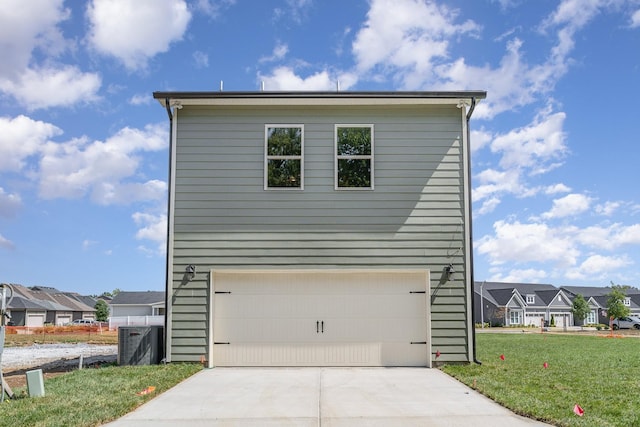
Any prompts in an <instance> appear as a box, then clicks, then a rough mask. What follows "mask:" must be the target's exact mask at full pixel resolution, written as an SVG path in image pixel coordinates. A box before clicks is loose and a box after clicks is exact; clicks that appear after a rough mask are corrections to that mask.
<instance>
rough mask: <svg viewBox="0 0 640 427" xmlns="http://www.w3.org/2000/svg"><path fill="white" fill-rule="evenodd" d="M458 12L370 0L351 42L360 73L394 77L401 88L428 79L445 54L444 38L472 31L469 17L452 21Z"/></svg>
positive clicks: (411, 1)
mask: <svg viewBox="0 0 640 427" xmlns="http://www.w3.org/2000/svg"><path fill="white" fill-rule="evenodd" d="M457 15H458V12H457V11H456V10H452V9H449V8H448V7H446V6H442V5H438V4H436V3H434V2H424V1H420V0H400V1H399V0H373V1H371V3H370V9H369V12H368V14H367V21H366V22H365V24H364V25H363V27H362V28H361V29H360V31H358V34H357V35H356V37H355V40H354V42H353V46H352V49H353V54H354V56H355V58H356V63H357V69H358V72H359V73H363V74H366V73H371V74H374V75H375V74H376V73H384V74H390V75H392V76H393V78H394V80H396V81H397V82H399V83H400V84H401V85H402V86H403V88H405V89H416V88H419V87H421V86H424V84H425V82H429V81H432V80H433V76H432V73H433V66H434V63H435V62H436V61H438V60H443V59H446V58H447V57H448V55H449V52H448V48H449V39H450V38H453V37H454V36H456V35H460V34H472V35H473V34H475V33H476V32H477V31H478V30H479V26H478V25H477V24H476V23H474V22H473V21H466V22H464V23H462V24H456V23H455V20H456V18H457Z"/></svg>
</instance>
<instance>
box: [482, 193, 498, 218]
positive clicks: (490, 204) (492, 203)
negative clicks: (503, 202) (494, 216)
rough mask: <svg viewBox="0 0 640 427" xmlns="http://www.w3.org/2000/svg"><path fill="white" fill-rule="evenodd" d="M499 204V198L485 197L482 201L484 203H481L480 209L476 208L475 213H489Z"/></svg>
mask: <svg viewBox="0 0 640 427" xmlns="http://www.w3.org/2000/svg"><path fill="white" fill-rule="evenodd" d="M499 204H500V199H499V198H497V197H491V198H490V199H487V200H485V201H484V203H482V206H481V207H480V209H478V211H477V212H476V213H477V214H478V215H485V214H488V213H491V212H493V211H494V210H495V209H496V208H497V207H498V205H499Z"/></svg>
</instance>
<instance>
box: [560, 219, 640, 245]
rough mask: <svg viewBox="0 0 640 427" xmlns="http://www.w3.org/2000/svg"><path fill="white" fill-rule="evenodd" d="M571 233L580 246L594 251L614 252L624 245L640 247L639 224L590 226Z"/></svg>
mask: <svg viewBox="0 0 640 427" xmlns="http://www.w3.org/2000/svg"><path fill="white" fill-rule="evenodd" d="M571 232H572V233H573V235H574V238H575V239H576V241H578V242H579V243H580V244H582V245H585V246H588V247H592V248H596V249H605V250H615V249H617V248H619V247H621V246H624V245H640V224H632V225H623V224H621V223H615V224H610V225H607V226H600V225H592V226H589V227H585V228H582V229H578V228H576V229H573V230H571Z"/></svg>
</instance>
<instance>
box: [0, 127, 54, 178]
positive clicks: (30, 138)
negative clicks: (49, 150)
mask: <svg viewBox="0 0 640 427" xmlns="http://www.w3.org/2000/svg"><path fill="white" fill-rule="evenodd" d="M60 134H62V130H61V129H60V128H58V127H56V126H54V125H52V124H50V123H45V122H42V121H39V120H33V119H31V118H29V117H27V116H23V115H20V116H17V117H14V118H9V117H0V172H3V171H10V172H20V171H21V170H22V169H23V168H24V167H25V165H26V160H27V159H28V158H29V157H30V156H33V155H36V154H38V153H39V152H40V150H42V148H43V147H44V145H45V143H46V142H47V141H48V140H49V138H52V137H54V136H56V135H60Z"/></svg>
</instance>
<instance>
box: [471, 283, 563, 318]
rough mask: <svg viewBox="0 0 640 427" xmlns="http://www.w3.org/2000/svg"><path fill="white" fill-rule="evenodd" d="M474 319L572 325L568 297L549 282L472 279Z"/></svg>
mask: <svg viewBox="0 0 640 427" xmlns="http://www.w3.org/2000/svg"><path fill="white" fill-rule="evenodd" d="M474 292H475V294H476V296H475V299H474V303H475V322H476V323H482V322H485V323H489V324H490V325H496V326H545V325H546V326H549V325H552V324H553V325H554V326H556V327H566V326H573V324H574V321H573V314H572V313H571V307H572V304H573V302H572V298H570V297H569V296H567V294H566V293H565V292H564V291H562V290H561V289H558V288H556V287H555V286H553V285H550V284H533V283H500V282H486V281H485V282H475V286H474Z"/></svg>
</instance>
